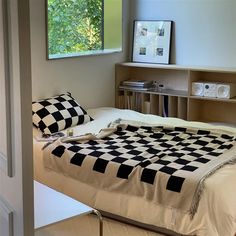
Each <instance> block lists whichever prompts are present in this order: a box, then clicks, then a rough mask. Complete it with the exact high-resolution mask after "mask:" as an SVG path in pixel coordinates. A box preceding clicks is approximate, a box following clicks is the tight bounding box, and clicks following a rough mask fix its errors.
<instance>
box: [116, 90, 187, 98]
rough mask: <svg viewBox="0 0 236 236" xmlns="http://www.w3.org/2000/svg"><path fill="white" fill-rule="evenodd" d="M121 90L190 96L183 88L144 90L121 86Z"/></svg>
mask: <svg viewBox="0 0 236 236" xmlns="http://www.w3.org/2000/svg"><path fill="white" fill-rule="evenodd" d="M119 90H120V91H130V92H135V93H147V94H158V95H167V96H177V97H188V91H183V90H172V89H162V91H159V90H155V89H149V90H142V89H138V88H137V89H136V88H119Z"/></svg>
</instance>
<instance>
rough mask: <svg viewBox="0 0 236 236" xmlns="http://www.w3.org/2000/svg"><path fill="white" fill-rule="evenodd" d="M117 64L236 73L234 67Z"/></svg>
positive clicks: (138, 63)
mask: <svg viewBox="0 0 236 236" xmlns="http://www.w3.org/2000/svg"><path fill="white" fill-rule="evenodd" d="M119 65H122V66H127V67H140V68H154V69H155V68H157V69H168V70H190V71H203V72H222V73H236V67H235V68H233V67H200V66H184V65H176V64H154V63H140V62H124V63H119Z"/></svg>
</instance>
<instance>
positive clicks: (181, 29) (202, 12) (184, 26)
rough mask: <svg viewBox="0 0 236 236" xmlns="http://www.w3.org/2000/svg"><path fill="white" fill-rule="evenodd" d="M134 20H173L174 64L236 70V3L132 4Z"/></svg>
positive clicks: (144, 0) (162, 0)
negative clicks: (232, 68) (234, 68)
mask: <svg viewBox="0 0 236 236" xmlns="http://www.w3.org/2000/svg"><path fill="white" fill-rule="evenodd" d="M132 2H133V6H132V8H133V19H137V20H172V21H174V22H175V23H174V24H175V25H174V30H173V37H172V40H173V41H172V53H171V63H176V64H182V65H201V66H220V67H236V27H235V22H236V14H235V12H236V1H235V0H132Z"/></svg>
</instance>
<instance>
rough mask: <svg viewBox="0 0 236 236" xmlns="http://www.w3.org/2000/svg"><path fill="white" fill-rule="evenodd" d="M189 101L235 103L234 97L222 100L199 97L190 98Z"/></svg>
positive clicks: (235, 98)
mask: <svg viewBox="0 0 236 236" xmlns="http://www.w3.org/2000/svg"><path fill="white" fill-rule="evenodd" d="M190 98H191V99H197V100H206V101H216V102H229V103H236V97H233V98H229V99H226V98H225V99H224V98H212V97H200V96H190Z"/></svg>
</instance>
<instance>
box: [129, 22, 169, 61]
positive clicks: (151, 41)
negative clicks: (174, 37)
mask: <svg viewBox="0 0 236 236" xmlns="http://www.w3.org/2000/svg"><path fill="white" fill-rule="evenodd" d="M171 24H172V22H171V21H135V22H134V39H133V40H134V41H133V61H134V62H147V63H163V64H168V63H169V55H170V38H171Z"/></svg>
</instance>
